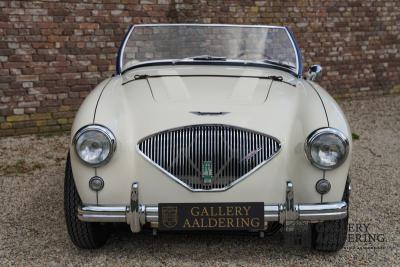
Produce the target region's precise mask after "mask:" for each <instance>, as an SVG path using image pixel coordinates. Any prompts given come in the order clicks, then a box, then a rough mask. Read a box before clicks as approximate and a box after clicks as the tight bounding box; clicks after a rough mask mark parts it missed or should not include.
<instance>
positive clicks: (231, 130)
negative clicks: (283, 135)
mask: <svg viewBox="0 0 400 267" xmlns="http://www.w3.org/2000/svg"><path fill="white" fill-rule="evenodd" d="M195 126H214V127H218V126H220V127H226V128H228V130H229V131H228V136H229V137H228V138H229V141H228V142H231V141H232V140H234V139H236V140H237V136H235V137H233V136H232V135H238V131H236V130H240V131H241V132H239V135H240V137H239V140H240V142H242V137H243V133H244V132H246V131H247V132H252V133H254V134H258V135H262V136H265V137H266V138H268V139H267V140H269V141H268V145H267V144H266V146H267V149H268V151H269V153H268V158H267V159H266V160H264V161H263V162H262V163H260V164H258V165H257V166H256V167H254V168H253V169H252V170H251V171H249V172H247V173H246V174H244V175H243V176H241V177H240V178H238V179H236V180H234V181H233V182H232V181H230V183H229V185H227V186H225V187H223V188H211V189H193V188H191V187H190V186H189V185H187V184H186V183H185V182H183V181H182V180H180V179H179V178H177V177H175V176H174V175H173V174H171V173H170V172H168V171H167V170H166V169H164V168H163V167H161V166H160V165H158V164H156V163H155V162H154V161H153V160H152V159H150V158H149V157H148V156H147V155H146V154H145V153H144V152H142V151H141V150H140V148H139V144H141V143H142V142H143V141H145V140H147V139H150V138H152V137H154V136H157V135H159V134H160V133H167V132H169V133H172V135H173V136H174V137H173V138H174V140H176V139H177V138H178V137H177V136H176V135H177V134H175V131H177V130H182V129H186V128H191V127H195ZM203 131H204V130H201V138H203V139H204V138H205V133H204V132H203ZM243 138H244V137H243ZM271 139H272V140H274V141H275V142H276V143H277V145H278V144H279V149H278V150H277V151H276V152H275V153H274V154H272V151H274V150H275V149H277V148H278V147H273V146H272V142H271ZM169 140H170V138H169ZM195 140H197V139H195ZM263 141H265V139H264V140H263ZM203 143H204V142H203ZM174 144H176V141H175V142H172V150H176V149H177V148H176V146H174ZM198 145H199V146H200V147H199V149H200V150H201V151H203V152H202V153H203V154H204V152H205V151H206V150H207V148H204V147H202V146H201V144H198ZM282 147H283V145H282V143H281V142H280V141H279V140H278V139H277V138H275V137H273V136H270V135H268V134H264V133H261V132H258V131H254V130H251V129H246V128H242V127H238V126H231V125H226V124H197V125H187V126H182V127H176V128H172V129H167V130H163V131H160V132H158V133H154V134H151V135H149V136H146V137H144V138H142V139H140V140H139V141H138V143H137V145H136V150H137V152H138V153H139V154H140V155H142V156H143V157H144V158H145V159H146V160H147V161H148V162H150V163H151V164H152V165H153V166H155V167H156V168H157V169H158V170H160V171H161V172H163V173H164V174H165V175H167V176H168V177H169V178H171V179H172V180H174V181H175V182H177V183H178V184H180V185H182V186H183V187H185V188H186V189H188V190H189V191H192V192H222V191H226V190H228V189H230V188H231V187H233V186H235V185H236V184H238V183H239V182H241V181H243V180H244V179H246V178H247V177H248V176H250V175H251V174H253V173H254V172H255V171H257V170H258V169H259V168H261V167H262V166H264V165H265V164H266V163H268V162H269V161H271V160H272V159H273V158H275V157H276V156H277V155H278V154H279V153H280V151H281V150H282ZM233 152H234V153H236V151H233ZM227 153H228V157H231V156H232V151H227ZM271 154H272V155H271ZM171 157H172V155H171ZM195 158H196V160H198V161H199V160H200V158H199V157H197V156H195ZM171 160H172V161H173V158H172V159H171ZM230 165H232V164H230ZM171 166H173V165H172V164H170V167H171ZM237 167H238V166H237ZM238 168H239V167H238ZM174 171H175V169H173V170H172V172H174ZM237 171H240V170H239V169H237V168H236V169H235V168H233V166H230V168H229V169H228V170H227V173H234V172H237Z"/></svg>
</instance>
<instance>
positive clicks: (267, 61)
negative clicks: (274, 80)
mask: <svg viewBox="0 0 400 267" xmlns="http://www.w3.org/2000/svg"><path fill="white" fill-rule="evenodd" d="M261 61H262V62H264V63H270V64H274V65H279V66H282V67H285V68H289V69H295V67H293V66H291V65H288V64H285V63H282V62H281V61H278V60H271V59H266V58H264V59H263V60H261Z"/></svg>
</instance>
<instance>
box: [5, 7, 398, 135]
mask: <svg viewBox="0 0 400 267" xmlns="http://www.w3.org/2000/svg"><path fill="white" fill-rule="evenodd" d="M399 21H400V1H398V0H387V1H379V0H347V1H342V0H324V1H320V0H297V1H294V0H289V1H284V0H272V1H250V0H242V1H240V0H225V1H222V0H214V1H211V0H175V1H174V0H82V1H81V0H70V1H57V0H48V1H1V0H0V65H1V68H0V136H5V135H12V134H24V133H39V132H52V131H62V130H69V129H70V126H71V123H72V120H73V117H74V114H75V111H76V110H77V108H78V107H79V104H80V103H81V102H82V100H83V99H84V97H85V96H86V95H87V94H88V93H89V92H90V90H91V89H92V88H93V87H94V86H95V85H96V84H97V83H99V82H100V81H101V80H103V79H104V78H106V77H109V76H110V75H111V74H112V73H113V72H114V68H115V67H114V66H115V64H114V62H115V56H116V51H117V49H118V46H119V43H120V41H121V39H122V36H123V34H124V32H125V30H126V29H127V27H128V26H129V25H130V24H138V23H157V22H199V23H239V24H240V23H243V24H274V25H287V26H289V27H290V28H291V29H292V30H293V31H294V33H295V35H296V37H297V39H298V41H299V43H300V47H301V49H302V53H303V56H304V59H305V68H307V67H308V66H309V65H310V64H311V63H319V64H321V65H322V66H323V67H324V74H323V77H322V79H321V80H320V83H321V84H322V85H323V86H325V87H326V88H327V89H328V90H329V91H330V92H331V93H332V94H333V95H335V96H337V97H346V96H347V97H348V96H352V97H357V96H360V95H377V94H387V93H396V92H400V51H399V50H400V23H399Z"/></svg>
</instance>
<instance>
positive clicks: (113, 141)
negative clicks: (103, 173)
mask: <svg viewBox="0 0 400 267" xmlns="http://www.w3.org/2000/svg"><path fill="white" fill-rule="evenodd" d="M89 131H97V132H100V133H101V134H103V135H104V136H105V137H106V139H107V140H108V142H109V143H110V152H109V153H108V155H107V157H106V158H105V159H104V160H103V161H101V162H99V163H90V162H87V161H85V160H84V159H82V158H81V157H80V155H79V153H78V151H77V147H76V145H77V142H78V140H79V138H80V137H81V136H82V135H83V134H85V133H87V132H89ZM72 143H73V146H74V150H75V154H76V155H77V157H78V159H79V160H80V161H81V162H82V163H83V164H85V165H87V166H90V167H95V168H96V167H100V166H103V165H105V164H106V163H108V162H109V161H110V159H111V157H112V155H113V154H114V152H115V150H116V149H117V141H116V138H115V136H114V134H113V133H112V132H111V130H110V129H108V128H107V127H106V126H104V125H101V124H90V125H86V126H83V127H82V128H80V129H79V130H78V131H77V132H76V133H75V135H74V138H73V141H72Z"/></svg>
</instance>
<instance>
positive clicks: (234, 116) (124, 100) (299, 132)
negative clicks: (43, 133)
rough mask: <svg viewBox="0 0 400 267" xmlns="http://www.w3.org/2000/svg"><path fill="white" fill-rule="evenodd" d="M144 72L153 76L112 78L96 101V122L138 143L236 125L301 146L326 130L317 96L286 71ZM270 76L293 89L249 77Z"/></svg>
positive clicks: (311, 89)
mask: <svg viewBox="0 0 400 267" xmlns="http://www.w3.org/2000/svg"><path fill="white" fill-rule="evenodd" d="M146 73H147V74H149V73H150V74H151V76H155V77H148V78H147V79H136V80H135V79H133V77H138V76H137V75H138V74H140V73H133V74H130V75H131V77H127V76H122V77H121V76H117V77H114V79H113V80H112V81H111V82H109V84H108V85H107V87H106V88H105V90H104V91H103V93H102V95H101V97H100V99H99V103H98V105H97V109H96V113H95V119H94V122H95V123H98V124H103V125H106V126H107V127H109V128H110V129H111V130H112V131H113V132H114V134H116V135H117V136H118V135H121V138H122V140H126V139H128V140H130V142H134V143H136V144H137V142H138V140H140V139H142V138H144V137H146V136H148V135H151V134H154V133H157V132H160V131H163V130H167V129H173V128H178V127H182V126H187V125H195V124H226V125H232V126H238V127H242V128H247V129H251V130H254V131H258V132H263V133H266V134H269V135H271V136H274V137H276V138H278V139H279V140H280V141H281V142H282V143H290V142H293V141H292V140H294V139H297V137H299V138H300V139H301V142H302V143H304V138H305V137H306V136H308V135H309V134H310V133H311V132H312V131H314V130H315V129H318V128H321V127H326V126H327V118H326V114H325V112H324V107H323V104H322V102H321V100H320V98H319V96H318V94H317V93H316V91H315V90H314V89H313V88H312V87H311V86H310V85H309V84H308V83H306V82H304V81H302V80H301V79H293V76H291V75H288V74H286V73H284V72H280V71H274V70H270V71H267V72H266V71H265V70H262V73H261V72H260V71H259V70H254V71H252V70H249V69H244V70H243V68H234V69H229V70H227V69H222V71H221V68H217V67H216V68H215V69H210V68H204V69H194V68H193V67H192V68H184V69H182V70H180V71H177V70H174V71H173V72H171V69H168V72H166V71H165V72H161V74H163V75H160V71H159V70H158V72H153V73H152V72H151V71H149V70H147V71H146ZM227 73H228V74H229V76H223V74H226V75H227ZM154 74H157V75H154ZM178 74H179V76H178ZM165 75H168V76H165ZM270 75H279V76H282V77H283V79H284V80H285V81H289V82H291V83H293V84H295V86H293V85H290V84H287V83H283V82H279V81H272V80H268V79H265V78H254V77H253V76H259V77H266V76H270ZM244 76H252V78H249V77H244ZM293 136H295V138H293ZM120 140H121V139H120Z"/></svg>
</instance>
